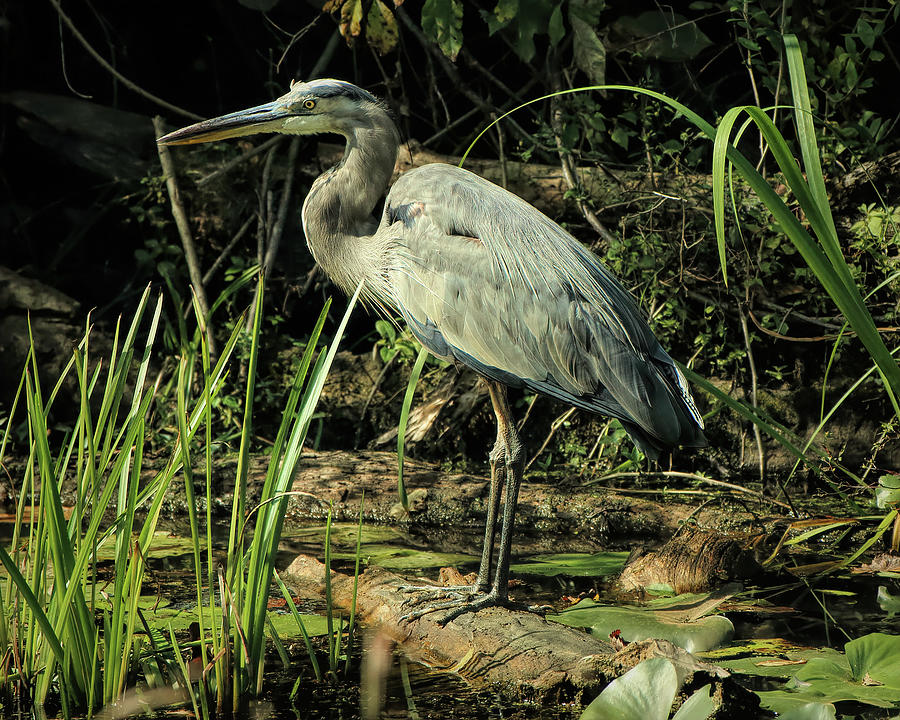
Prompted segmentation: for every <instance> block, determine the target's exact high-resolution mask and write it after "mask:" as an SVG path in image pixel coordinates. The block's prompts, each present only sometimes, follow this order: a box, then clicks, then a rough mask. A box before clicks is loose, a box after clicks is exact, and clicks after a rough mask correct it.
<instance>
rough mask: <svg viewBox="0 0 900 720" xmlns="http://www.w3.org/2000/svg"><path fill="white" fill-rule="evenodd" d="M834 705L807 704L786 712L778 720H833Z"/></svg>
mask: <svg viewBox="0 0 900 720" xmlns="http://www.w3.org/2000/svg"><path fill="white" fill-rule="evenodd" d="M835 717H836V715H835V710H834V705H830V704H829V705H825V704H824V703H807V704H806V705H801V706H800V707H798V708H794V709H793V710H788V712H786V713H784V715H781V716H779V720H835Z"/></svg>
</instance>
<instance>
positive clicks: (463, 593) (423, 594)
mask: <svg viewBox="0 0 900 720" xmlns="http://www.w3.org/2000/svg"><path fill="white" fill-rule="evenodd" d="M399 589H400V590H401V591H402V592H406V593H415V595H411V596H410V597H408V598H406V599H405V600H404V601H403V602H402V603H401V606H406V605H412V606H416V605H427V604H429V603H434V602H437V601H443V602H449V603H460V602H465V601H466V600H471V599H472V598H473V597H475V596H476V595H477V594H478V593H479V592H484V591H483V590H479V588H478V586H477V585H445V586H439V585H401V586H400V588H399ZM419 617H421V616H419ZM406 618H407V616H406V615H404V616H403V617H402V618H401V620H403V619H406Z"/></svg>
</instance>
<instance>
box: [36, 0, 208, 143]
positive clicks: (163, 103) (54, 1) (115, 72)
mask: <svg viewBox="0 0 900 720" xmlns="http://www.w3.org/2000/svg"><path fill="white" fill-rule="evenodd" d="M50 4H51V5H52V6H53V7H54V8H55V9H56V12H57V13H58V14H59V17H60V18H61V19H62V21H63V22H64V23H65V24H66V26H67V27H68V28H69V30H70V31H71V33H72V35H73V36H74V37H75V39H76V40H77V41H78V42H80V43H81V45H82V46H83V47H84V49H85V50H87V51H88V54H89V55H90V56H91V57H92V58H94V60H96V61H97V62H98V63H100V65H101V67H103V69H104V70H106V71H107V72H108V73H110V74H111V75H112V76H113V77H114V78H116V79H117V80H118V81H119V82H120V83H122V84H123V85H124V86H125V87H127V88H128V89H129V90H133V91H134V92H136V93H137V94H138V95H140V96H142V97H145V98H147V99H148V100H149V101H150V102H153V103H156V104H157V105H159V106H160V107H164V108H166V109H167V110H171V111H172V112H174V113H177V114H179V115H182V116H183V117H186V118H188V119H189V120H202V119H203V118H202V117H200V116H199V115H195V114H194V113H192V112H191V111H190V110H185V109H184V108H180V107H178V106H177V105H173V104H172V103H170V102H167V101H166V100H163V99H162V98H161V97H157V96H156V95H154V94H153V93H150V92H147V91H146V90H144V89H143V88H142V87H140V86H139V85H137V84H136V83H134V82H132V81H131V80H129V79H128V78H127V77H125V76H124V75H122V73H120V72H119V71H118V70H116V69H115V68H114V67H113V66H112V65H110V64H109V62H107V60H106V58H104V57H103V56H102V55H101V54H100V53H98V52H97V51H96V50H94V48H93V47H92V46H91V44H90V43H89V42H88V41H87V38H86V37H85V36H84V35H82V34H81V33H80V32H79V30H78V28H76V27H75V23H73V22H72V19H71V18H70V17H69V16H68V15H66V13H65V12H63V9H62V7H61V6H60V4H59V0H50ZM157 133H159V134H165V130H164V129H162V126H160V128H158V129H157Z"/></svg>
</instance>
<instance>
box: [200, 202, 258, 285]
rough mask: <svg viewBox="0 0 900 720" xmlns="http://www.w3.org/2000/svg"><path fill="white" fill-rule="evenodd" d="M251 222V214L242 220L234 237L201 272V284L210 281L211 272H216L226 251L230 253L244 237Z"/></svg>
mask: <svg viewBox="0 0 900 720" xmlns="http://www.w3.org/2000/svg"><path fill="white" fill-rule="evenodd" d="M252 223H253V216H252V215H251V216H250V217H248V218H247V219H246V220H245V221H244V224H243V225H241V229H240V230H238V231H237V232H236V233H235V234H234V237H233V238H231V240H229V241H228V244H227V245H226V246H225V247H224V248H222V252H220V253H219V257H217V258H216V261H215V262H214V263H213V264H212V265H210V266H209V270H207V271H206V272H205V273H204V274H203V284H204V285H205V284H206V283H208V282H209V281H210V279H211V278H212V276H213V274H214V273H215V272H216V270H218V269H219V266H220V265H221V264H222V263H223V262H225V258H227V257H228V253H230V252H231V251H232V250H233V249H234V246H235V245H237V244H238V243H239V242H240V241H241V238H242V237H244V235H245V234H246V233H247V231H248V230H249V229H250V225H251V224H252Z"/></svg>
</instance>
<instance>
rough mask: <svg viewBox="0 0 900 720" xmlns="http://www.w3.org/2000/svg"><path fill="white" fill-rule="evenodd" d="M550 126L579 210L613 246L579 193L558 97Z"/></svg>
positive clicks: (604, 239) (552, 99) (603, 228)
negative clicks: (563, 139)
mask: <svg viewBox="0 0 900 720" xmlns="http://www.w3.org/2000/svg"><path fill="white" fill-rule="evenodd" d="M558 77H559V76H558V75H557V74H554V78H555V79H554V85H555V87H554V88H553V90H554V92H555V91H557V90H559V80H558ZM550 126H551V127H552V128H553V137H554V138H555V139H556V152H557V154H558V155H559V164H560V166H561V167H562V171H563V177H564V178H565V180H566V185H567V186H568V187H569V190H571V191H573V192H574V193H575V194H576V197H575V204H576V205H577V206H578V210H579V211H580V212H581V214H582V215H583V216H584V219H585V220H587V222H588V224H589V225H590V226H591V227H592V228H593V229H594V232H596V233H597V234H598V235H599V236H600V237H601V238H603V242H605V243H606V244H607V245H611V244H612V243H613V242H614V241H615V238H614V237H613V235H612V233H611V232H610V231H609V230H607V229H606V226H604V225H603V223H602V222H600V218H598V217H597V215H596V213H594V211H593V210H592V209H591V208H590V206H589V205H588V204H587V203H586V202H585V201H584V199H583V198H582V197H581V193H579V192H578V190H579V188H580V187H581V183H580V182H578V180H577V178H576V177H575V164H574V163H573V162H572V155H571V153H570V152H569V151H568V150H566V148H565V147H564V146H563V142H562V111H561V110H560V109H559V97H558V96H557V97H553V98H551V99H550Z"/></svg>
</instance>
